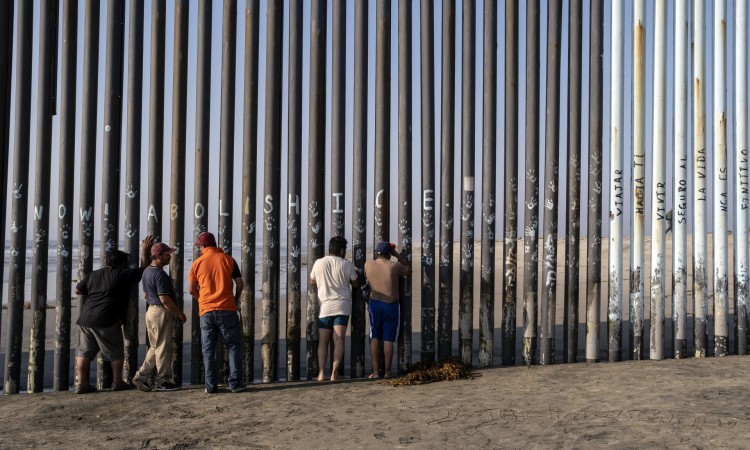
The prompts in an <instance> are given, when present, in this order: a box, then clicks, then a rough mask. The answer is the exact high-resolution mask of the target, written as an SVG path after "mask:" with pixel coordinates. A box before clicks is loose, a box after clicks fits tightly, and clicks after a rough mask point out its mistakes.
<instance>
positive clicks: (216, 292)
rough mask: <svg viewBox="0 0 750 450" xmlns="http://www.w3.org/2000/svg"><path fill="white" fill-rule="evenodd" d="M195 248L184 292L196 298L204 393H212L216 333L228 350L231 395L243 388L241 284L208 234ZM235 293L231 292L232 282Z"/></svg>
mask: <svg viewBox="0 0 750 450" xmlns="http://www.w3.org/2000/svg"><path fill="white" fill-rule="evenodd" d="M195 246H196V247H198V248H199V249H200V250H201V256H199V257H198V258H197V259H196V260H195V261H193V265H192V267H190V274H189V275H188V291H190V294H191V295H192V296H193V297H195V298H197V299H198V313H199V314H200V317H201V319H200V320H201V343H202V347H203V366H204V370H205V378H206V393H207V394H215V393H216V391H217V390H218V387H217V385H216V339H217V336H218V333H219V332H221V336H222V338H223V339H224V343H225V344H226V345H227V347H229V388H230V389H231V390H232V392H242V391H244V390H245V389H246V387H245V384H244V381H243V378H244V377H243V375H242V330H241V327H242V325H241V322H240V317H239V314H237V304H239V301H240V294H242V289H243V287H244V283H243V282H242V274H241V273H240V268H239V266H237V261H235V260H234V258H232V257H231V256H230V255H227V254H226V253H224V250H222V249H221V248H218V247H216V238H215V237H214V235H213V234H211V233H209V232H203V233H201V234H200V235H199V236H198V242H196V243H195ZM233 280H234V284H235V286H236V290H235V292H234V293H233V292H232V281H233Z"/></svg>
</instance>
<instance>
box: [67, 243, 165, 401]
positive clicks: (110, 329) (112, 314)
mask: <svg viewBox="0 0 750 450" xmlns="http://www.w3.org/2000/svg"><path fill="white" fill-rule="evenodd" d="M153 243H154V238H153V237H152V236H146V239H144V240H143V241H142V242H141V266H140V267H139V268H136V269H129V268H128V254H127V253H125V252H122V251H120V250H115V251H113V252H110V253H107V256H106V261H105V266H104V267H102V268H101V269H97V270H95V271H93V272H91V273H90V274H89V275H88V276H86V277H85V278H84V279H83V280H81V281H80V282H79V283H78V284H77V285H76V294H78V295H84V296H86V297H85V300H84V301H83V303H82V304H81V313H80V315H79V316H78V321H77V322H76V324H77V325H78V331H79V339H78V341H79V342H78V351H77V354H76V372H77V374H78V382H77V384H76V389H75V393H76V394H87V393H89V392H96V388H95V387H94V386H92V385H91V384H89V367H90V364H91V359H92V358H94V357H95V356H96V355H97V353H99V352H101V353H102V356H103V358H104V360H105V361H109V362H110V365H111V367H112V376H113V378H114V381H113V382H112V390H113V391H118V390H122V389H127V388H129V387H130V385H129V384H128V383H126V382H125V381H124V380H123V378H122V364H123V360H124V358H125V351H124V344H123V339H122V329H121V328H122V324H123V322H124V320H125V315H126V313H127V308H128V297H129V296H130V287H131V286H132V285H134V284H138V283H139V282H140V281H141V275H142V274H143V269H145V268H146V267H147V266H148V264H149V259H150V258H149V253H150V251H151V246H152V245H153Z"/></svg>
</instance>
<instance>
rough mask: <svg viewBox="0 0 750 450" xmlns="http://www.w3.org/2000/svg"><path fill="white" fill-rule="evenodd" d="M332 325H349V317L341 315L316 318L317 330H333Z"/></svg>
mask: <svg viewBox="0 0 750 450" xmlns="http://www.w3.org/2000/svg"><path fill="white" fill-rule="evenodd" d="M334 325H343V326H347V325H349V316H346V315H341V316H328V317H319V318H318V328H322V329H324V330H333V326H334Z"/></svg>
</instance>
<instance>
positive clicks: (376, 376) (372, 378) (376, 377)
mask: <svg viewBox="0 0 750 450" xmlns="http://www.w3.org/2000/svg"><path fill="white" fill-rule="evenodd" d="M367 378H370V379H371V380H376V379H378V378H380V375H378V374H376V373H371V374H370V376H369V377H367Z"/></svg>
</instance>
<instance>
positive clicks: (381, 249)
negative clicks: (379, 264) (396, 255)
mask: <svg viewBox="0 0 750 450" xmlns="http://www.w3.org/2000/svg"><path fill="white" fill-rule="evenodd" d="M392 249H393V247H392V246H391V243H390V242H384V241H383V242H379V243H378V245H376V246H375V253H377V254H379V255H390V254H391V250H392Z"/></svg>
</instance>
